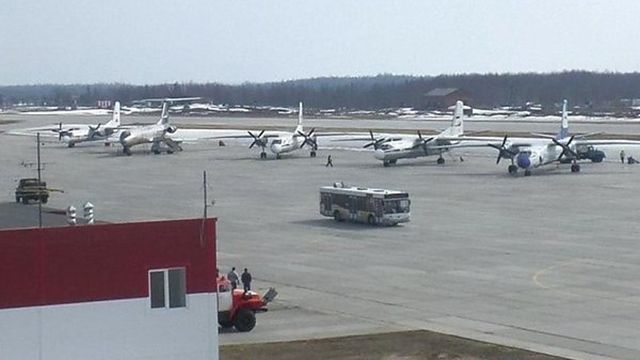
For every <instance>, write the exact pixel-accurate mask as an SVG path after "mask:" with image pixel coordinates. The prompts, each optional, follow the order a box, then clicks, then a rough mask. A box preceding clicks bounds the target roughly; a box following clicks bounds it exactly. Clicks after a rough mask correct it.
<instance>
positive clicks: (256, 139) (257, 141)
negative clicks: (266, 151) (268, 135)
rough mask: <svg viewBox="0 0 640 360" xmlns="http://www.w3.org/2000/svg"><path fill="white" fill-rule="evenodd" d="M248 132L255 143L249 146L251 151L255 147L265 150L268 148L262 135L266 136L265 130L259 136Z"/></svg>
mask: <svg viewBox="0 0 640 360" xmlns="http://www.w3.org/2000/svg"><path fill="white" fill-rule="evenodd" d="M247 132H248V133H249V135H251V137H252V138H253V142H252V143H251V145H249V149H251V148H252V147H253V146H254V145H258V146H260V147H261V148H265V147H266V146H267V144H266V142H265V140H264V139H263V138H262V135H263V134H264V130H262V131H260V134H258V135H257V136H256V135H254V134H253V133H252V132H251V131H247Z"/></svg>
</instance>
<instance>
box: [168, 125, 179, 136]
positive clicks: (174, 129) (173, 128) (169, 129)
mask: <svg viewBox="0 0 640 360" xmlns="http://www.w3.org/2000/svg"><path fill="white" fill-rule="evenodd" d="M176 130H178V128H177V127H175V126H169V127H168V128H167V132H168V133H169V134H173V133H174V132H176Z"/></svg>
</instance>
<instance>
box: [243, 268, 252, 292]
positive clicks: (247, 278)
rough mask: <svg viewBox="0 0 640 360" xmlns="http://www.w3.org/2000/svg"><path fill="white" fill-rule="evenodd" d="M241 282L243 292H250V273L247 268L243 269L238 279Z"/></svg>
mask: <svg viewBox="0 0 640 360" xmlns="http://www.w3.org/2000/svg"><path fill="white" fill-rule="evenodd" d="M240 279H241V280H242V286H243V287H244V292H247V291H249V290H251V273H250V272H249V270H247V268H244V272H243V273H242V276H241V278H240Z"/></svg>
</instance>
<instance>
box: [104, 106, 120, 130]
mask: <svg viewBox="0 0 640 360" xmlns="http://www.w3.org/2000/svg"><path fill="white" fill-rule="evenodd" d="M104 126H105V127H109V128H116V127H119V126H120V101H116V103H115V105H113V117H112V118H111V120H110V121H109V122H108V123H106V124H105V125H104Z"/></svg>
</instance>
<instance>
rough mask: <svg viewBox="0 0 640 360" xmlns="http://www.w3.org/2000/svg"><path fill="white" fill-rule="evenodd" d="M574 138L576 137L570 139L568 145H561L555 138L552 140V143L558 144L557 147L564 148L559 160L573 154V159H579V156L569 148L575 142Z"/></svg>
mask: <svg viewBox="0 0 640 360" xmlns="http://www.w3.org/2000/svg"><path fill="white" fill-rule="evenodd" d="M574 137H576V136H575V135H573V136H572V137H571V138H569V141H567V143H566V144H563V143H561V142H560V141H558V140H557V139H554V138H552V139H551V141H553V143H554V144H556V145H558V146H560V147H561V148H562V152H561V153H560V156H558V160H560V159H562V157H563V156H565V155H566V154H567V153H568V154H571V156H572V157H573V159H577V158H578V154H576V152H575V151H573V150H571V148H570V147H569V144H571V142H572V141H573V138H574Z"/></svg>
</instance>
